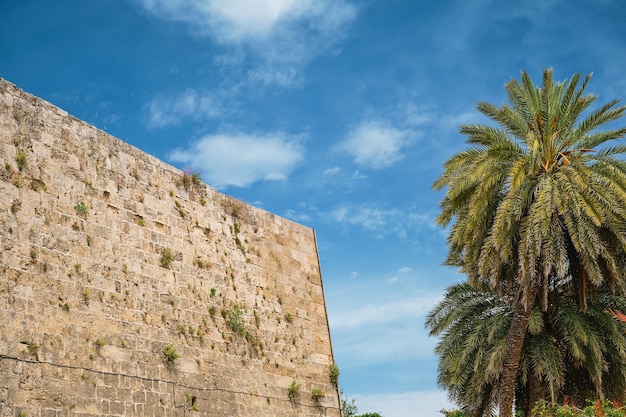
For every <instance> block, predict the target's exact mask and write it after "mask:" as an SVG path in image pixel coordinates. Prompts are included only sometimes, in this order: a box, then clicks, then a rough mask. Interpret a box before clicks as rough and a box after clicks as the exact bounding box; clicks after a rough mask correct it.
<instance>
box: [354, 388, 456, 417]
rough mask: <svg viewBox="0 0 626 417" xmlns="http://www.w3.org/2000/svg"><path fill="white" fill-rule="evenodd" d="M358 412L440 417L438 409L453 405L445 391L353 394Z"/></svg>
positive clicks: (450, 408) (397, 416)
mask: <svg viewBox="0 0 626 417" xmlns="http://www.w3.org/2000/svg"><path fill="white" fill-rule="evenodd" d="M350 397H354V398H355V399H356V404H357V406H358V407H359V411H360V412H378V413H380V414H382V415H384V416H385V417H415V416H420V417H441V413H440V412H439V410H441V409H446V410H452V409H455V408H457V407H455V406H454V405H453V404H452V403H451V402H450V400H448V396H447V394H446V393H445V392H442V391H410V392H399V393H397V392H396V393H386V394H365V395H363V394H357V395H354V396H350Z"/></svg>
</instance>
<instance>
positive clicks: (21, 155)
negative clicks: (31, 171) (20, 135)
mask: <svg viewBox="0 0 626 417" xmlns="http://www.w3.org/2000/svg"><path fill="white" fill-rule="evenodd" d="M27 156H28V155H27V154H26V152H25V151H24V150H23V149H21V148H18V149H17V152H15V163H16V164H17V169H18V170H19V171H23V170H24V168H26V157H27Z"/></svg>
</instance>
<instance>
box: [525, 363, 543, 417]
mask: <svg viewBox="0 0 626 417" xmlns="http://www.w3.org/2000/svg"><path fill="white" fill-rule="evenodd" d="M546 388H547V387H546V384H545V383H544V381H542V380H541V379H540V378H539V377H537V375H535V374H534V373H531V375H529V381H528V407H527V408H528V409H527V410H524V416H526V417H530V412H531V411H532V410H533V407H535V405H536V404H537V402H538V401H541V400H545V399H546V394H547V392H546V391H547V389H546Z"/></svg>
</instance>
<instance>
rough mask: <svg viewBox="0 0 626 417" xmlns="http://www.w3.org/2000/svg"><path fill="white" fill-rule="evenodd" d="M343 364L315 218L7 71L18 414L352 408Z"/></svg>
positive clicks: (9, 328)
mask: <svg viewBox="0 0 626 417" xmlns="http://www.w3.org/2000/svg"><path fill="white" fill-rule="evenodd" d="M332 365H333V355H332V347H331V341H330V334H329V328H328V321H327V316H326V308H325V303H324V294H323V288H322V281H321V273H320V267H319V261H318V256H317V247H316V242H315V234H314V232H313V230H312V229H310V228H307V227H305V226H302V225H299V224H296V223H293V222H291V221H288V220H285V219H283V218H280V217H278V216H275V215H273V214H271V213H268V212H265V211H263V210H260V209H257V208H254V207H251V206H249V205H246V204H244V203H243V202H240V201H237V200H235V199H233V198H230V197H228V196H226V195H223V194H220V193H218V192H217V191H215V190H214V189H212V188H210V187H208V186H207V185H205V184H203V183H201V182H200V181H199V179H198V178H197V177H196V176H195V175H194V174H193V173H191V172H181V171H180V170H178V169H176V168H174V167H172V166H170V165H167V164H165V163H164V162H162V161H159V160H158V159H156V158H154V157H152V156H150V155H147V154H146V153H144V152H141V151H140V150H138V149H136V148H134V147H132V146H130V145H128V144H126V143H124V142H122V141H120V140H119V139H116V138H114V137H112V136H111V135H109V134H107V133H105V132H103V131H101V130H98V129H97V128H95V127H93V126H91V125H89V124H87V123H85V122H83V121H81V120H78V119H77V118H75V117H73V116H71V115H69V114H68V113H66V112H65V111H63V110H61V109H59V108H57V107H55V106H53V105H51V104H50V103H48V102H46V101H44V100H41V99H39V98H37V97H34V96H32V95H30V94H27V93H25V92H23V91H22V90H20V89H18V88H17V87H16V86H14V85H13V84H11V83H9V82H7V81H5V80H2V79H0V417H8V416H12V417H14V416H23V417H26V416H41V417H48V416H50V417H52V416H55V417H65V416H162V417H169V416H195V415H197V416H276V417H283V416H284V417H287V416H289V417H292V416H340V397H339V393H338V387H337V384H336V383H335V382H334V381H331V368H332ZM312 393H317V394H319V395H317V396H316V395H312ZM323 394H324V395H323Z"/></svg>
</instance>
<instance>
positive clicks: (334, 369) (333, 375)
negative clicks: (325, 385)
mask: <svg viewBox="0 0 626 417" xmlns="http://www.w3.org/2000/svg"><path fill="white" fill-rule="evenodd" d="M328 368H329V370H330V382H332V383H333V384H336V383H337V382H338V381H339V373H340V372H339V367H338V366H337V364H336V363H331V364H330V365H328Z"/></svg>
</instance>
